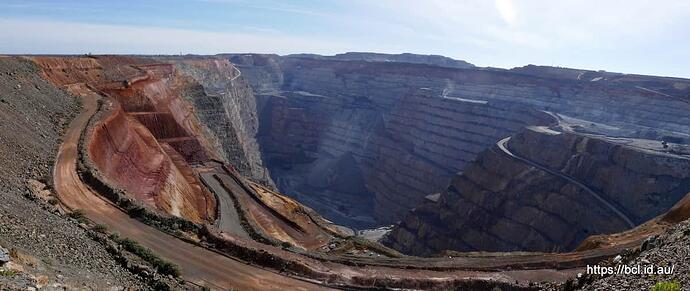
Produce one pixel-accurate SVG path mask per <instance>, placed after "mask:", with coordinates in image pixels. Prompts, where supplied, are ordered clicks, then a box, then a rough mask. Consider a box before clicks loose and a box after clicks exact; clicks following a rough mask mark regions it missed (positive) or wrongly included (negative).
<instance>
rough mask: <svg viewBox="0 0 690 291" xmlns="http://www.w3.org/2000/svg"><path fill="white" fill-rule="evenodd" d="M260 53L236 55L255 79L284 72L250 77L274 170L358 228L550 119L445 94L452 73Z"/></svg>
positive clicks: (394, 214)
mask: <svg viewBox="0 0 690 291" xmlns="http://www.w3.org/2000/svg"><path fill="white" fill-rule="evenodd" d="M256 58H257V59H258V60H261V61H260V62H259V61H257V60H251V59H249V57H248V56H233V57H232V58H231V59H232V60H235V61H240V62H242V63H240V64H238V67H239V68H240V70H242V71H243V72H247V71H250V72H253V73H249V74H247V73H244V74H246V75H247V78H252V77H259V76H264V77H266V76H282V78H275V77H270V78H269V77H267V78H265V79H259V80H254V81H250V83H252V84H257V83H258V84H264V85H258V90H257V91H259V92H263V94H261V95H259V98H260V101H259V103H260V104H262V106H260V108H261V115H260V118H259V119H260V121H261V127H260V130H259V141H260V143H261V145H262V151H263V154H264V158H265V159H266V160H267V161H268V166H269V168H270V169H271V176H272V177H273V178H274V180H275V181H276V183H277V185H278V187H279V189H281V190H282V191H284V192H286V193H289V194H291V195H294V196H296V197H297V198H298V199H299V200H300V201H305V202H306V203H307V204H308V205H310V206H312V207H314V208H315V209H317V211H319V212H320V213H323V214H324V215H325V216H326V217H328V218H330V219H333V220H334V221H335V222H338V223H343V224H348V225H351V226H355V227H368V226H373V225H375V223H376V222H375V220H377V221H378V222H392V221H395V220H396V219H398V218H399V217H401V216H402V214H404V213H405V212H406V211H407V210H408V209H410V208H412V207H413V206H414V205H416V203H418V202H420V201H421V200H422V199H423V197H424V196H425V195H428V194H430V193H433V192H438V191H441V190H442V189H443V188H445V186H446V185H447V184H448V182H449V181H450V178H451V177H452V175H453V174H454V173H455V172H457V171H459V170H460V169H462V168H463V167H464V166H465V165H466V164H467V163H468V162H469V161H471V160H472V159H473V158H474V157H475V156H476V154H477V153H479V152H480V151H481V150H483V149H484V148H485V147H486V146H488V145H490V144H492V143H493V142H495V141H497V140H498V139H500V138H502V137H504V136H507V135H509V134H510V133H511V132H513V131H515V130H517V129H519V128H521V127H523V126H525V125H530V124H543V123H544V122H547V119H548V118H547V117H545V116H544V114H539V113H537V112H535V111H531V110H528V109H526V108H524V107H521V106H519V105H517V106H516V105H511V104H507V103H505V102H492V103H490V104H489V103H485V102H476V101H473V100H461V99H453V98H442V97H441V92H440V91H439V90H438V88H439V87H442V86H445V85H444V84H445V83H446V80H444V79H441V78H438V77H435V78H432V77H427V76H425V74H423V72H420V73H419V74H416V73H415V74H413V73H409V72H406V71H404V68H405V67H404V66H403V65H400V64H393V65H395V66H403V71H402V73H401V71H400V70H395V69H391V68H388V67H386V66H384V67H383V68H380V67H379V66H380V65H379V64H375V63H361V62H354V63H353V62H342V61H338V62H333V61H327V62H323V61H320V60H312V59H294V58H288V59H286V60H280V59H278V60H273V61H267V60H265V58H268V59H269V60H271V57H270V56H256ZM274 58H275V57H274ZM257 63H261V64H265V65H264V66H256V64H257ZM276 63H278V64H280V65H281V71H279V72H276V71H273V70H275V69H276V66H275V64H276ZM383 65H387V64H383ZM405 66H410V64H407V65H405ZM412 66H417V67H419V68H422V70H423V71H424V70H428V71H431V72H434V73H436V74H438V73H439V72H436V71H435V70H445V69H443V68H433V69H430V68H429V67H426V66H422V65H412ZM360 67H361V69H360ZM413 68H415V67H413ZM262 70H265V71H262ZM372 70H373V71H372ZM378 70H382V72H380V73H379V72H377V71H378ZM257 71H259V72H262V73H256V72H257ZM277 80H282V81H283V83H282V84H268V85H267V84H265V82H274V81H277ZM262 88H264V89H262ZM265 88H273V90H275V88H281V90H282V91H280V92H273V91H268V90H266V91H261V90H265ZM420 88H435V89H420ZM420 136H422V137H423V139H420V138H419V137H420ZM333 197H337V198H333ZM353 200H354V201H358V203H356V204H354V205H355V206H353V203H351V201H353ZM334 201H335V203H334ZM371 205H373V211H372V208H371ZM372 214H373V215H372ZM371 216H373V217H371ZM374 219H375V220H374Z"/></svg>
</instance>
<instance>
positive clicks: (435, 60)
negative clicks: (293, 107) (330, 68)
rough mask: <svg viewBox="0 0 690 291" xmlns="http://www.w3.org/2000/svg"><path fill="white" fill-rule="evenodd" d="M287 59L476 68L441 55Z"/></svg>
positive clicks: (360, 54) (364, 54)
mask: <svg viewBox="0 0 690 291" xmlns="http://www.w3.org/2000/svg"><path fill="white" fill-rule="evenodd" d="M287 57H300V58H312V59H326V60H341V61H366V62H397V63H412V64H426V65H432V66H439V67H446V68H460V69H469V68H474V67H475V66H474V65H473V64H470V63H468V62H466V61H463V60H456V59H452V58H449V57H444V56H440V55H418V54H411V53H403V54H383V53H369V52H347V53H344V54H337V55H334V56H322V55H317V54H293V55H287Z"/></svg>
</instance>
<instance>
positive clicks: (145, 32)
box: [0, 19, 354, 54]
mask: <svg viewBox="0 0 690 291" xmlns="http://www.w3.org/2000/svg"><path fill="white" fill-rule="evenodd" d="M0 27H2V28H3V29H2V30H0V39H2V42H0V53H5V54H26V53H34V54H83V53H94V54H110V53H116V54H178V53H195V54H217V53H223V52H257V53H281V54H288V53H297V52H305V51H308V52H316V53H337V52H342V51H346V50H352V49H354V47H353V46H352V45H349V44H345V43H343V42H339V41H335V40H332V39H315V38H306V37H297V36H290V35H283V34H276V33H273V32H271V31H262V32H257V33H234V32H208V31H197V30H187V29H172V28H159V27H143V26H119V25H102V24H88V23H70V22H57V21H44V20H24V19H22V20H19V19H0ZM27 48H30V49H27Z"/></svg>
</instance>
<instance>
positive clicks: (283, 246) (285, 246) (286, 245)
mask: <svg viewBox="0 0 690 291" xmlns="http://www.w3.org/2000/svg"><path fill="white" fill-rule="evenodd" d="M280 246H281V247H282V248H283V249H289V248H291V247H292V244H291V243H290V242H286V241H284V242H281V243H280Z"/></svg>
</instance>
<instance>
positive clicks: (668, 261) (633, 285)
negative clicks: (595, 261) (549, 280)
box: [581, 220, 690, 290]
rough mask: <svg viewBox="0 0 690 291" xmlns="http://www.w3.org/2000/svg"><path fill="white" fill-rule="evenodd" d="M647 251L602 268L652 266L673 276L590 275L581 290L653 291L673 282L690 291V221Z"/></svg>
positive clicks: (654, 241) (651, 241)
mask: <svg viewBox="0 0 690 291" xmlns="http://www.w3.org/2000/svg"><path fill="white" fill-rule="evenodd" d="M643 249H644V251H642V252H641V253H633V254H630V255H627V256H625V255H623V256H621V257H618V258H614V259H612V260H609V261H607V262H605V263H602V265H606V266H612V267H613V268H614V270H615V268H617V266H618V265H625V266H628V267H630V268H633V267H636V266H640V267H641V268H644V267H648V266H653V268H654V269H655V270H658V268H659V267H665V268H666V270H671V269H670V268H671V266H672V267H673V269H672V270H673V273H672V274H661V275H660V274H645V275H641V274H617V275H610V276H606V277H602V276H600V275H588V276H586V278H583V281H587V282H586V283H585V284H584V285H583V286H582V287H581V289H582V290H652V287H653V286H654V285H655V284H657V283H658V282H673V281H676V282H678V283H679V284H680V286H681V290H688V288H690V220H688V221H685V222H682V223H680V224H678V225H676V226H675V227H673V228H672V229H671V230H669V231H668V232H666V233H665V234H663V235H660V236H658V237H652V238H649V239H647V240H646V243H645V244H644V246H643Z"/></svg>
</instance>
